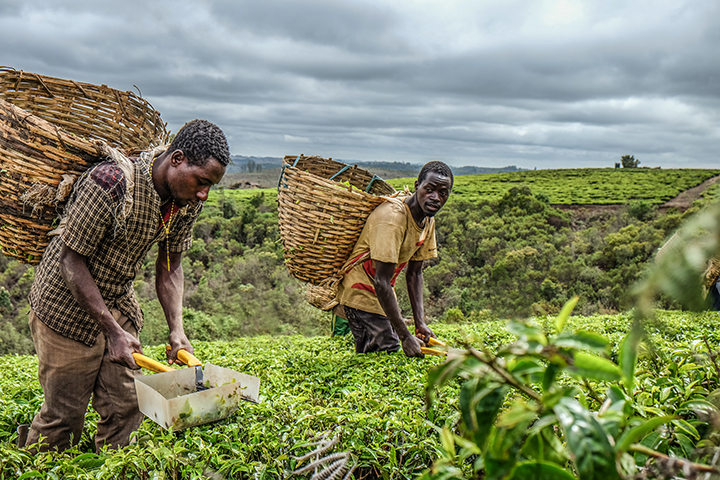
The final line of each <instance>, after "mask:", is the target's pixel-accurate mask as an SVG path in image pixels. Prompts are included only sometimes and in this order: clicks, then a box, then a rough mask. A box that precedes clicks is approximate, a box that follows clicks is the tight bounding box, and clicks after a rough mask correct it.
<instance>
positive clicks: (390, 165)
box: [226, 155, 525, 178]
mask: <svg viewBox="0 0 720 480" xmlns="http://www.w3.org/2000/svg"><path fill="white" fill-rule="evenodd" d="M232 160H233V163H232V164H231V165H229V166H228V168H227V172H226V173H260V172H262V171H264V170H271V169H275V168H280V167H282V158H279V157H246V156H244V155H233V157H232ZM334 160H337V161H338V162H343V163H348V164H351V165H357V166H359V167H361V168H364V169H366V170H370V171H372V172H373V173H375V174H377V175H379V176H380V177H383V178H401V177H412V176H414V175H417V174H418V172H420V169H421V168H422V166H423V164H421V163H408V162H363V161H355V160H342V159H338V158H336V159H334ZM451 168H452V171H453V174H454V175H477V174H483V173H505V172H518V171H522V170H525V169H522V168H518V167H516V166H515V165H509V166H507V167H502V168H489V167H474V166H465V167H451Z"/></svg>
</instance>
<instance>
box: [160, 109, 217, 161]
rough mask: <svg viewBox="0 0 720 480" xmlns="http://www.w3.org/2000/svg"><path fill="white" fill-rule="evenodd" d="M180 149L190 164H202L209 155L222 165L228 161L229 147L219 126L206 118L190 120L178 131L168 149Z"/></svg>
mask: <svg viewBox="0 0 720 480" xmlns="http://www.w3.org/2000/svg"><path fill="white" fill-rule="evenodd" d="M175 150H182V151H183V153H184V154H185V156H186V157H187V159H188V163H190V164H191V165H198V166H202V165H205V162H206V161H207V159H208V158H209V157H213V158H215V159H216V160H217V161H218V162H220V163H221V164H222V165H225V166H227V165H228V164H229V163H230V148H229V147H228V143H227V139H226V138H225V134H224V133H223V132H222V130H220V127H218V126H217V125H215V124H214V123H211V122H208V121H207V120H197V119H196V120H192V121H190V122H188V123H186V124H185V125H183V127H182V128H181V129H180V130H179V131H178V133H177V135H175V138H174V139H173V141H172V143H171V144H170V151H171V152H172V151H175Z"/></svg>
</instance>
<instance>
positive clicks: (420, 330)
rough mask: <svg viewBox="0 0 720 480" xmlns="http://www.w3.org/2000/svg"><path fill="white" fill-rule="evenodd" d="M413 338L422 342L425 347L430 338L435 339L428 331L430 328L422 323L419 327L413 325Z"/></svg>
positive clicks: (431, 332)
mask: <svg viewBox="0 0 720 480" xmlns="http://www.w3.org/2000/svg"><path fill="white" fill-rule="evenodd" d="M415 336H416V337H417V338H419V339H420V340H422V341H423V343H424V344H425V345H427V344H428V342H429V341H430V337H432V338H437V335H435V333H433V331H432V330H430V327H428V326H427V325H425V324H424V323H423V324H421V325H415Z"/></svg>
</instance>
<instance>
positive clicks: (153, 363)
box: [133, 352, 174, 373]
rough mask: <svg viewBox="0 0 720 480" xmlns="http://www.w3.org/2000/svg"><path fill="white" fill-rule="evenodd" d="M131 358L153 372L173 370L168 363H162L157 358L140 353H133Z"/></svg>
mask: <svg viewBox="0 0 720 480" xmlns="http://www.w3.org/2000/svg"><path fill="white" fill-rule="evenodd" d="M133 358H134V359H135V363H137V364H138V365H140V366H141V367H143V368H147V369H148V370H152V371H153V372H155V373H161V372H171V371H173V370H174V368H172V367H170V366H169V365H163V364H162V363H160V362H158V361H157V360H153V359H152V358H149V357H146V356H145V355H143V354H142V353H137V352H135V353H133Z"/></svg>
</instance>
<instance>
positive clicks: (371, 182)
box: [365, 175, 382, 193]
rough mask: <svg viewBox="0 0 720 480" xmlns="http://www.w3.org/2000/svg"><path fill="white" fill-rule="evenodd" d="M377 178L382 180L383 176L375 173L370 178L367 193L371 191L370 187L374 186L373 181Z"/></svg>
mask: <svg viewBox="0 0 720 480" xmlns="http://www.w3.org/2000/svg"><path fill="white" fill-rule="evenodd" d="M377 179H380V180H382V178H380V177H378V176H377V175H373V177H372V178H371V179H370V183H368V186H367V188H366V189H365V193H370V187H372V184H373V182H374V181H375V180H377Z"/></svg>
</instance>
